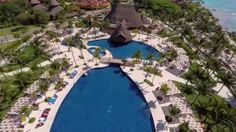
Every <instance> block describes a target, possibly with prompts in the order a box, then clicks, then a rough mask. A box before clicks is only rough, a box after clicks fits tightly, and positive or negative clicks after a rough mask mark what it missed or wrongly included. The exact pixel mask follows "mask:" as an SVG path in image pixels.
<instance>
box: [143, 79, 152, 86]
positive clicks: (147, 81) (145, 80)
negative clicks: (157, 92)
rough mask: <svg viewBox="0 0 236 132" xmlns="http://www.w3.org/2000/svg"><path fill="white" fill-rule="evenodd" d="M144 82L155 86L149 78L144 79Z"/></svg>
mask: <svg viewBox="0 0 236 132" xmlns="http://www.w3.org/2000/svg"><path fill="white" fill-rule="evenodd" d="M144 82H145V83H147V84H148V85H149V86H154V84H153V83H152V82H150V81H149V80H147V79H144Z"/></svg>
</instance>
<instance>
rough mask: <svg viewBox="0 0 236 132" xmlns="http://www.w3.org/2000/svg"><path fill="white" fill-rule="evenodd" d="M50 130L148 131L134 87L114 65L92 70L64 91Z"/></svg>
mask: <svg viewBox="0 0 236 132" xmlns="http://www.w3.org/2000/svg"><path fill="white" fill-rule="evenodd" d="M50 131H51V132H78V131H80V132H152V131H154V126H153V121H152V116H151V113H150V110H149V107H148V104H147V102H146V101H145V99H144V97H143V95H142V93H141V91H139V89H138V86H137V85H136V84H135V83H134V82H133V81H132V80H131V79H130V78H129V77H128V76H127V75H126V74H125V73H124V72H123V71H122V70H121V68H120V67H119V66H117V65H110V66H108V67H105V68H97V69H92V70H90V71H89V72H88V76H83V77H81V78H80V79H79V80H78V81H77V83H76V84H75V85H74V87H73V88H72V89H71V91H70V92H69V93H68V95H67V96H66V98H65V99H64V101H63V103H62V104H61V106H60V109H59V111H58V113H57V115H56V118H55V120H54V122H53V125H52V128H51V130H50Z"/></svg>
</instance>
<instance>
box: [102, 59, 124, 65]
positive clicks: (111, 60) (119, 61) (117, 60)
mask: <svg viewBox="0 0 236 132" xmlns="http://www.w3.org/2000/svg"><path fill="white" fill-rule="evenodd" d="M99 62H100V63H105V64H119V65H123V64H124V63H125V61H124V60H121V59H116V58H102V59H100V60H99Z"/></svg>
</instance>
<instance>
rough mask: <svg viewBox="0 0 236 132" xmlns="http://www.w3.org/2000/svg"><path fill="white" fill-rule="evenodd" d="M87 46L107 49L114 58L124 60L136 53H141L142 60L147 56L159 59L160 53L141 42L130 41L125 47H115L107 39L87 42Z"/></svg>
mask: <svg viewBox="0 0 236 132" xmlns="http://www.w3.org/2000/svg"><path fill="white" fill-rule="evenodd" d="M88 45H89V46H99V47H101V48H102V49H107V50H109V51H110V52H111V54H112V55H113V57H114V58H119V59H126V58H129V57H132V56H133V55H134V53H135V52H136V51H138V50H139V51H141V53H142V56H143V57H142V58H143V59H145V58H146V57H147V56H148V55H149V54H152V55H154V56H155V57H156V58H160V53H159V52H158V51H157V50H156V49H155V48H153V47H151V46H149V45H146V44H144V43H142V42H138V41H132V42H130V43H128V44H125V45H119V46H115V45H114V44H112V43H110V42H109V41H108V40H107V39H101V40H95V41H89V42H88Z"/></svg>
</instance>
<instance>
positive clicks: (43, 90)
mask: <svg viewBox="0 0 236 132" xmlns="http://www.w3.org/2000/svg"><path fill="white" fill-rule="evenodd" d="M38 85H39V89H38V90H39V91H40V92H41V93H42V94H43V95H44V96H45V97H46V98H47V96H46V92H47V91H48V88H49V82H48V80H45V79H41V80H40V81H39V83H38Z"/></svg>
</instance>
